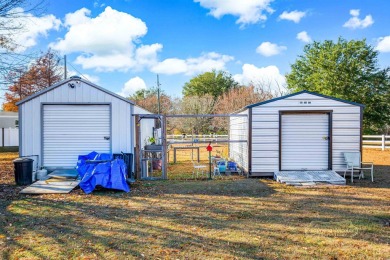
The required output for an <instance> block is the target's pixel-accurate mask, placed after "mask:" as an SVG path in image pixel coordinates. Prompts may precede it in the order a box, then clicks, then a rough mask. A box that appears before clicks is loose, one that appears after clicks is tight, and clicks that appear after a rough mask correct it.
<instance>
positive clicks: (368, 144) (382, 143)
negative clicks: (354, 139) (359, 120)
mask: <svg viewBox="0 0 390 260" xmlns="http://www.w3.org/2000/svg"><path fill="white" fill-rule="evenodd" d="M363 147H365V148H378V149H382V151H384V150H385V149H390V135H363Z"/></svg>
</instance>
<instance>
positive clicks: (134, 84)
mask: <svg viewBox="0 0 390 260" xmlns="http://www.w3.org/2000/svg"><path fill="white" fill-rule="evenodd" d="M141 89H146V84H145V81H144V80H143V79H141V78H140V77H134V78H131V79H129V80H128V81H127V82H126V83H125V85H124V86H123V88H122V89H121V91H120V92H119V93H118V94H119V95H121V96H123V97H129V96H131V95H132V94H134V93H135V92H136V91H137V90H141Z"/></svg>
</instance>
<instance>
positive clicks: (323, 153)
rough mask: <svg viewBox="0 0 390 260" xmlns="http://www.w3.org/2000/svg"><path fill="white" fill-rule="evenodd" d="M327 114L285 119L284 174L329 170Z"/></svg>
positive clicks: (284, 117)
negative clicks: (294, 171) (288, 172)
mask: <svg viewBox="0 0 390 260" xmlns="http://www.w3.org/2000/svg"><path fill="white" fill-rule="evenodd" d="M328 125H329V115H328V114H284V115H282V124H281V126H282V131H281V132H282V133H281V134H282V144H281V150H282V152H281V156H282V158H281V170H285V171H286V170H327V169H328V160H329V159H328V158H329V157H328V156H329V154H328V151H329V143H328V138H329V136H328V135H329V129H328Z"/></svg>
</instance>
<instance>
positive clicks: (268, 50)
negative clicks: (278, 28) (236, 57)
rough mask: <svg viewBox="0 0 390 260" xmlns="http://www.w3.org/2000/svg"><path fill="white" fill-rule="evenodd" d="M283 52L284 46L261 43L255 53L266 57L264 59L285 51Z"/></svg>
mask: <svg viewBox="0 0 390 260" xmlns="http://www.w3.org/2000/svg"><path fill="white" fill-rule="evenodd" d="M285 50H287V47H286V46H279V45H277V44H275V43H271V42H263V43H262V44H260V45H259V46H258V47H257V48H256V52H257V53H259V54H261V55H263V56H266V57H270V56H274V55H278V54H280V53H281V52H282V51H285Z"/></svg>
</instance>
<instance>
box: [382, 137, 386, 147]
mask: <svg viewBox="0 0 390 260" xmlns="http://www.w3.org/2000/svg"><path fill="white" fill-rule="evenodd" d="M385 148H386V136H385V135H382V151H384V150H385Z"/></svg>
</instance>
